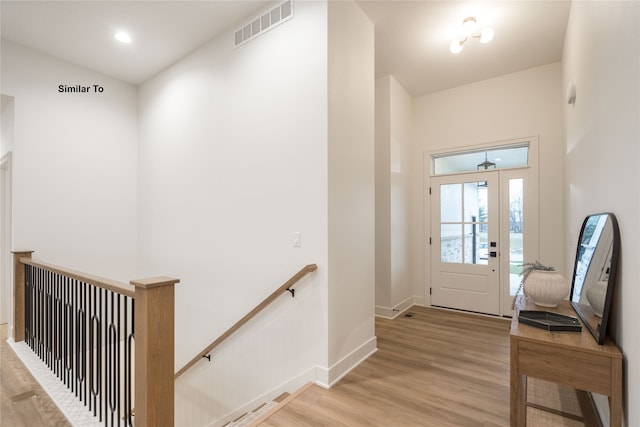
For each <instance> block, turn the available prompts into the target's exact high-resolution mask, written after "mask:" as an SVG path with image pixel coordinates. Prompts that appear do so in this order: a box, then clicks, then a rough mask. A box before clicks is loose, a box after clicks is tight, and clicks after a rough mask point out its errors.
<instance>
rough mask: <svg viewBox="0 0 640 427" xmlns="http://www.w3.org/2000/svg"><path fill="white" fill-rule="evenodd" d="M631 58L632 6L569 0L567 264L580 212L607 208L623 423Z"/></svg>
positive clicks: (629, 285)
mask: <svg viewBox="0 0 640 427" xmlns="http://www.w3.org/2000/svg"><path fill="white" fill-rule="evenodd" d="M639 57H640V3H638V2H618V1H612V2H574V3H573V5H572V7H571V14H570V17H569V26H568V29H567V36H566V40H565V47H564V55H563V88H565V90H566V88H567V87H568V86H569V84H570V83H571V82H575V84H576V89H577V90H576V93H577V96H576V103H575V106H571V105H567V104H566V103H565V107H564V116H565V123H566V124H565V128H566V129H565V149H566V152H565V156H564V159H565V162H566V180H565V186H566V201H565V207H566V208H565V209H566V214H565V222H566V224H567V233H566V234H565V236H566V239H565V251H566V252H567V254H568V256H567V264H568V265H567V268H569V266H570V265H572V263H573V256H575V248H576V244H577V239H578V233H579V231H580V225H581V223H582V221H583V219H584V217H585V216H586V215H588V214H591V213H597V212H602V211H608V212H613V213H614V214H615V215H616V217H617V219H618V223H619V226H620V234H621V258H620V264H619V265H618V274H619V279H618V285H619V286H618V288H616V291H615V302H614V306H613V309H612V319H611V320H612V324H611V325H610V326H611V333H612V336H613V339H614V341H615V342H616V343H617V344H618V346H619V347H620V348H621V350H622V352H623V354H624V359H625V362H624V369H623V372H624V381H623V382H624V387H625V390H624V394H625V405H624V407H625V419H626V425H627V426H637V425H640V407H638V405H637V402H639V401H640V388H639V387H638V384H640V342H639V341H638V330H637V327H638V325H639V324H640V312H639V311H638V301H640V286H638V277H639V276H640V267H639V265H640V264H639V263H638V260H639V259H640V249H639V247H638V236H640V225H639V223H638V212H640V197H639V192H638V188H640V185H639V184H640V170H639V168H638V165H639V164H640V162H639V160H640V145H639V141H640V65H639V61H640V60H639ZM563 93H564V91H563ZM605 402H606V400H605Z"/></svg>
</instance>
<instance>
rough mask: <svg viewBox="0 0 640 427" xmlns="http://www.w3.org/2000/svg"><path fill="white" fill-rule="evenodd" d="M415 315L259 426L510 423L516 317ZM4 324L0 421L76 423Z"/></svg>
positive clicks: (552, 425)
mask: <svg viewBox="0 0 640 427" xmlns="http://www.w3.org/2000/svg"><path fill="white" fill-rule="evenodd" d="M410 312H411V313H414V315H413V316H412V317H405V316H401V317H399V318H397V319H395V320H386V319H376V334H377V336H378V348H379V350H378V352H377V353H376V354H374V355H373V356H372V357H370V358H369V359H367V360H366V361H365V362H364V363H362V364H361V365H360V366H358V367H357V368H356V369H354V370H353V371H352V372H350V373H349V374H348V375H347V376H346V377H345V378H343V379H342V380H341V381H340V382H339V383H338V384H336V385H335V386H334V387H332V388H331V389H330V390H325V389H323V388H321V387H318V386H315V385H314V386H311V387H309V388H307V389H306V390H305V391H304V392H302V393H301V394H300V395H299V396H298V397H296V398H295V399H293V400H292V401H291V402H290V403H289V404H288V405H287V406H285V407H284V408H283V409H280V410H279V411H278V412H276V413H275V415H273V416H272V417H271V418H269V419H268V420H267V421H265V422H264V423H262V424H261V425H262V426H265V427H266V426H274V427H305V426H309V427H321V426H331V427H339V426H348V427H358V426H384V427H395V426H425V427H428V426H437V427H447V426H451V427H466V426H482V427H496V426H499V427H506V426H508V425H509V321H507V320H502V319H497V318H489V317H480V316H474V315H469V314H465V313H458V312H449V311H443V310H437V309H431V308H424V307H413V308H412V309H411V310H410ZM6 328H7V325H0V332H1V335H0V341H1V343H0V383H1V389H0V393H1V400H2V406H1V412H0V426H2V427H5V426H6V427H9V426H11V427H14V426H15V427H21V426H29V427H39V426H68V425H69V423H68V422H67V420H66V419H65V418H64V416H63V415H62V413H60V411H59V410H58V409H57V408H56V407H55V405H54V404H53V402H52V401H51V400H50V399H49V397H48V396H47V394H46V393H45V392H44V391H43V390H42V389H41V388H40V386H39V385H38V384H37V382H36V381H35V380H34V379H33V377H32V376H31V375H30V374H29V372H28V371H27V370H26V368H25V367H24V366H23V365H22V363H21V362H20V360H19V359H18V358H17V356H15V354H14V353H13V350H12V349H11V348H10V347H9V346H8V344H7V343H6V333H7V330H6ZM529 386H530V387H529V399H530V400H531V401H533V402H535V403H537V404H540V405H542V406H547V407H552V408H554V409H556V410H557V411H560V412H564V413H571V414H575V415H576V416H579V415H580V408H579V406H578V404H577V400H576V397H575V392H574V391H573V390H572V389H568V388H560V387H558V386H556V385H554V384H549V383H542V382H535V381H533V380H530V382H529ZM527 419H528V425H529V426H532V427H560V426H563V427H565V426H566V427H580V426H584V423H582V422H579V421H576V420H574V419H570V418H565V417H561V416H558V415H556V414H552V413H548V412H543V411H541V410H538V409H535V408H528V411H527ZM178 427H181V426H178Z"/></svg>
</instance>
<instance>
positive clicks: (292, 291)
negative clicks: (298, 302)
mask: <svg viewBox="0 0 640 427" xmlns="http://www.w3.org/2000/svg"><path fill="white" fill-rule="evenodd" d="M285 290H286V291H289V292H291V298H294V297H295V296H296V290H295V289H293V288H287V289H285Z"/></svg>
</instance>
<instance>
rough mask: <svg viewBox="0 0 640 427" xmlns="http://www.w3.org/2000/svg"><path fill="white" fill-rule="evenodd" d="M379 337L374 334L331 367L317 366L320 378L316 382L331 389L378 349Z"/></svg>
mask: <svg viewBox="0 0 640 427" xmlns="http://www.w3.org/2000/svg"><path fill="white" fill-rule="evenodd" d="M377 343H378V339H377V338H376V337H375V336H373V337H371V338H370V339H369V340H367V341H366V342H365V343H363V344H362V345H361V346H360V347H358V348H357V349H355V350H353V351H352V352H351V353H349V354H348V355H347V356H345V357H343V358H342V359H341V360H340V361H338V362H337V363H335V364H334V365H333V366H331V367H330V368H329V369H326V368H322V367H320V366H318V367H317V368H316V370H317V373H318V378H317V379H316V384H317V385H319V386H320V387H322V388H326V389H329V388H331V387H332V386H333V385H334V384H335V383H337V382H338V381H340V380H341V379H342V378H343V377H344V376H345V375H347V374H348V373H349V372H351V370H353V369H354V368H355V367H356V366H358V365H359V364H360V363H362V362H364V361H365V360H366V359H368V358H369V356H371V355H372V354H374V353H375V352H376V351H378V345H377Z"/></svg>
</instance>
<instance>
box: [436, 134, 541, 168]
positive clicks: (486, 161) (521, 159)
mask: <svg viewBox="0 0 640 427" xmlns="http://www.w3.org/2000/svg"><path fill="white" fill-rule="evenodd" d="M431 160H432V162H433V164H432V168H431V170H432V175H446V174H451V173H460V172H473V171H483V170H488V169H506V168H517V167H523V166H528V165H529V141H523V142H521V143H517V144H510V145H508V146H499V147H488V148H485V149H479V150H473V151H464V152H457V153H446V154H434V155H432V156H431Z"/></svg>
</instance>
